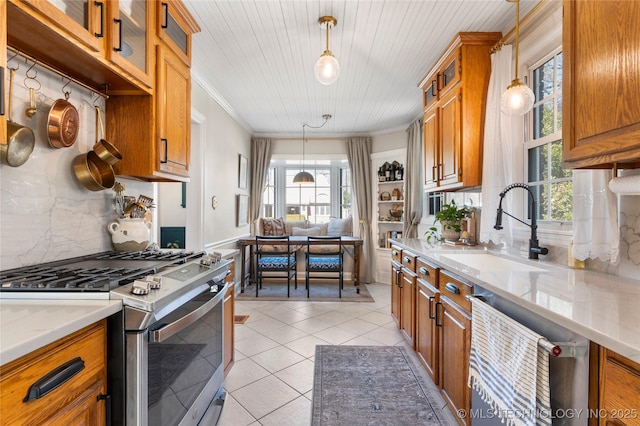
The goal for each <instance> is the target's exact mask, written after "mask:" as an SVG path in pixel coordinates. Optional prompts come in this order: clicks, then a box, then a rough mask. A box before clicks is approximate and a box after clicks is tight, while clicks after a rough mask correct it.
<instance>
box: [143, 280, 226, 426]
mask: <svg viewBox="0 0 640 426" xmlns="http://www.w3.org/2000/svg"><path fill="white" fill-rule="evenodd" d="M220 296H221V295H220V294H215V293H209V292H206V293H203V294H201V295H200V296H197V297H196V298H194V299H192V300H191V301H189V302H187V303H186V304H184V305H183V306H181V307H180V308H179V309H177V310H176V311H174V312H172V313H171V314H170V315H168V316H167V317H165V318H163V319H162V321H161V322H160V323H158V324H154V326H153V327H152V328H150V329H149V336H150V339H149V340H150V342H149V351H148V361H149V363H148V366H149V370H148V389H149V393H148V406H149V425H174V424H177V423H179V421H180V420H181V419H182V418H183V416H184V415H185V414H186V412H187V410H188V409H189V407H191V405H192V404H193V403H194V401H195V400H196V398H198V396H199V395H200V393H201V392H202V391H203V389H204V388H205V386H206V385H207V383H208V381H209V380H210V379H211V377H212V376H213V374H214V373H215V372H216V370H217V369H219V368H222V344H223V340H222V320H223V312H222V308H223V303H221V302H220V300H221V297H220ZM154 336H155V337H154ZM154 340H155V341H154ZM212 396H213V395H212Z"/></svg>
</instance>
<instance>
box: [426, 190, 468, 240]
mask: <svg viewBox="0 0 640 426" xmlns="http://www.w3.org/2000/svg"><path fill="white" fill-rule="evenodd" d="M470 213H471V212H470V211H469V209H468V208H466V207H458V205H457V204H456V202H455V200H451V202H450V203H446V204H443V205H442V208H441V209H440V211H438V212H436V214H435V219H434V221H433V224H434V225H435V224H436V223H437V222H440V233H441V235H442V236H441V237H438V228H436V227H435V226H432V227H431V228H429V229H428V230H427V232H425V235H426V236H427V242H432V241H441V240H443V239H444V240H448V241H457V240H458V239H459V238H460V231H461V230H462V219H464V218H465V217H469V216H470Z"/></svg>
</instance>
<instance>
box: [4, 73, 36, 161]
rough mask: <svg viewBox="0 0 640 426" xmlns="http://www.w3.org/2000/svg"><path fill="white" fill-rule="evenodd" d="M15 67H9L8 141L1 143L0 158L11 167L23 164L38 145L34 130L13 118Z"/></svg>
mask: <svg viewBox="0 0 640 426" xmlns="http://www.w3.org/2000/svg"><path fill="white" fill-rule="evenodd" d="M15 71H16V70H15V69H14V68H9V108H8V111H7V112H8V120H7V141H6V143H1V144H0V160H1V161H2V163H3V164H7V165H9V166H11V167H18V166H21V165H23V164H24V163H25V162H26V161H27V160H28V159H29V157H30V156H31V153H32V152H33V148H34V147H35V145H36V138H35V135H34V134H33V130H31V129H30V128H28V127H25V126H22V125H20V124H18V123H16V122H15V121H12V120H11V109H12V107H13V105H12V102H13V78H14V75H15Z"/></svg>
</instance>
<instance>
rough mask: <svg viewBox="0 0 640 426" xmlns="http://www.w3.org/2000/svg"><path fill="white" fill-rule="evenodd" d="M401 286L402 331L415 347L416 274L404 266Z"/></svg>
mask: <svg viewBox="0 0 640 426" xmlns="http://www.w3.org/2000/svg"><path fill="white" fill-rule="evenodd" d="M401 276H402V285H401V286H400V299H401V306H400V331H401V332H402V334H403V336H404V338H405V339H406V340H407V342H408V343H409V344H410V345H411V347H415V335H416V279H417V278H418V277H417V275H416V274H414V273H412V272H411V271H409V270H407V268H403V270H402V274H401Z"/></svg>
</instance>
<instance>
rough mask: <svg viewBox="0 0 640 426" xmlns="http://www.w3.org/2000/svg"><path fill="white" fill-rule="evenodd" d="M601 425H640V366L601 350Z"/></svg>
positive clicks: (606, 350) (607, 350)
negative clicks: (603, 413)
mask: <svg viewBox="0 0 640 426" xmlns="http://www.w3.org/2000/svg"><path fill="white" fill-rule="evenodd" d="M599 393H600V407H599V408H600V409H601V410H606V413H607V415H606V416H602V417H601V418H600V421H599V424H600V425H603V426H604V425H640V418H639V417H640V414H639V413H638V411H639V410H640V365H639V364H637V363H635V362H633V361H631V360H629V359H627V358H625V357H623V356H621V355H619V354H617V353H615V352H613V351H611V350H609V349H606V348H600V392H599Z"/></svg>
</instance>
